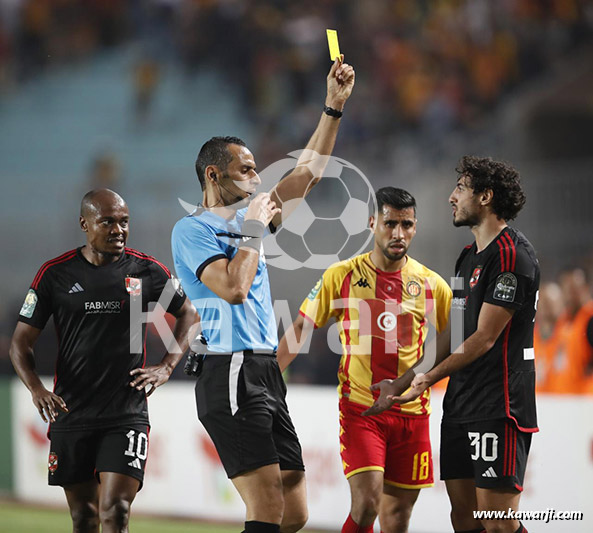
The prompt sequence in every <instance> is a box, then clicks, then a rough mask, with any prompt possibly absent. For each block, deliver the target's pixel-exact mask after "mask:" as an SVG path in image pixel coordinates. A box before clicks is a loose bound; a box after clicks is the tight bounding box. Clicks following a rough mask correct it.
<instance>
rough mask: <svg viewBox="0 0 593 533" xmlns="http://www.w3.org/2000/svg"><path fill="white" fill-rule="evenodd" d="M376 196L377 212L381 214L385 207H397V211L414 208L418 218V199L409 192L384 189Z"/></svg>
mask: <svg viewBox="0 0 593 533" xmlns="http://www.w3.org/2000/svg"><path fill="white" fill-rule="evenodd" d="M375 196H376V197H377V211H378V212H379V213H380V212H381V210H382V209H383V206H384V205H389V206H391V207H395V208H396V209H406V208H408V207H413V208H414V216H416V199H415V198H414V197H413V196H412V195H411V194H410V193H409V192H408V191H404V190H403V189H398V188H397V187H382V188H381V189H379V190H378V191H377V192H376V193H375Z"/></svg>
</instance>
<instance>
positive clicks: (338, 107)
mask: <svg viewBox="0 0 593 533" xmlns="http://www.w3.org/2000/svg"><path fill="white" fill-rule="evenodd" d="M343 59H344V56H343V55H342V56H341V58H340V60H338V59H336V60H335V61H334V63H333V65H332V67H331V69H330V71H329V74H328V75H327V96H326V98H325V105H324V107H323V112H322V113H321V118H320V119H319V123H318V124H317V128H316V129H315V131H314V132H313V135H312V136H311V138H310V139H309V142H308V143H307V146H306V147H305V149H304V150H303V153H302V154H301V156H300V157H299V160H298V162H297V164H296V167H295V169H294V170H293V171H292V172H291V173H290V174H289V175H288V176H286V178H284V179H283V180H282V181H280V183H278V184H277V185H276V186H275V187H274V188H273V189H272V191H270V196H271V197H272V200H273V201H274V202H275V203H276V205H277V206H278V207H280V208H281V209H282V213H278V214H277V215H276V216H275V217H274V219H273V220H272V224H273V225H274V227H278V226H279V225H280V224H281V223H282V220H284V219H285V218H286V217H287V216H289V215H290V213H291V212H292V211H294V209H295V208H296V207H297V205H298V202H290V208H288V206H283V203H284V202H287V201H288V200H296V199H302V198H304V197H305V196H307V194H309V192H310V191H311V189H312V188H313V187H314V186H315V185H316V184H317V183H318V182H319V180H320V179H321V177H322V175H323V171H324V170H325V167H326V166H327V162H328V159H329V156H330V155H331V153H332V152H333V149H334V145H335V144H336V137H337V135H338V129H339V127H340V121H341V120H340V119H341V117H342V114H343V112H344V105H345V104H346V100H348V98H349V97H350V94H351V93H352V88H353V87H354V80H355V72H354V68H353V67H352V66H351V65H348V64H347V63H344V62H343Z"/></svg>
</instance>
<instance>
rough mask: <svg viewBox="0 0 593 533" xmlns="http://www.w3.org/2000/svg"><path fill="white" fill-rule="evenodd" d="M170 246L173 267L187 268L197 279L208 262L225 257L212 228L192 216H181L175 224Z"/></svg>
mask: <svg viewBox="0 0 593 533" xmlns="http://www.w3.org/2000/svg"><path fill="white" fill-rule="evenodd" d="M171 248H172V251H173V259H174V261H175V268H176V269H178V271H179V268H183V269H187V270H189V271H190V272H191V273H193V274H194V275H195V276H196V277H197V278H198V279H200V275H201V274H202V272H203V270H204V268H206V267H207V266H208V265H209V264H210V263H212V262H213V261H216V260H218V259H223V258H226V257H227V255H226V253H225V250H224V249H223V247H222V245H221V242H220V241H219V240H218V238H217V237H216V233H215V230H214V228H211V227H209V226H207V225H206V224H202V223H201V222H199V221H198V220H197V219H196V218H194V217H186V218H183V219H181V220H180V221H179V222H178V223H177V224H176V225H175V227H174V228H173V233H172V235H171Z"/></svg>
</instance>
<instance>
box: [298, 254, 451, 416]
mask: <svg viewBox="0 0 593 533" xmlns="http://www.w3.org/2000/svg"><path fill="white" fill-rule="evenodd" d="M451 298H452V292H451V289H450V288H449V286H448V285H447V283H446V282H445V281H444V280H443V278H441V277H440V276H439V275H438V274H436V273H435V272H433V271H431V270H429V269H428V268H426V267H425V266H424V265H422V264H420V263H419V262H418V261H416V260H414V259H412V258H411V257H409V256H408V257H407V261H406V264H405V265H404V267H403V268H402V269H401V270H399V271H397V272H383V271H381V270H379V269H378V268H377V267H376V266H375V265H374V264H373V263H372V262H371V259H370V252H369V253H366V254H362V255H358V256H356V257H353V258H352V259H348V260H347V261H342V262H340V263H336V264H334V265H332V266H331V267H329V268H328V269H327V270H326V271H325V273H324V274H323V276H322V277H321V279H320V280H319V281H318V282H317V284H316V285H315V287H314V288H313V290H312V291H311V292H310V293H309V296H307V299H306V300H305V301H304V302H303V304H302V305H301V308H300V313H301V314H302V315H303V316H304V317H305V318H307V319H309V320H311V321H312V322H313V323H314V325H315V327H322V326H323V325H325V324H326V322H327V321H328V320H329V319H330V318H331V317H335V319H336V320H337V322H338V330H339V332H340V341H341V343H342V359H341V360H340V367H339V370H338V379H339V386H338V393H339V395H340V397H343V398H348V399H349V400H350V401H352V402H355V403H358V404H361V405H367V406H370V405H372V404H373V402H374V399H375V398H376V397H377V396H378V393H377V392H375V393H373V392H372V391H371V390H370V388H369V387H370V386H371V384H373V383H376V382H378V381H381V380H382V379H385V378H390V379H393V378H395V377H398V376H401V375H402V374H403V373H404V372H406V370H408V369H409V368H410V367H411V366H412V365H413V364H414V363H416V361H417V360H418V359H419V358H420V357H421V356H422V353H423V345H424V341H425V339H426V336H427V333H428V328H429V323H432V324H433V325H434V326H435V327H436V331H437V332H440V331H442V330H443V329H444V328H445V326H446V324H447V320H448V318H449V310H450V307H451ZM429 399H430V391H429V390H427V391H426V392H425V393H424V394H422V396H420V398H418V399H417V400H415V401H413V402H410V403H408V404H405V405H402V406H400V405H395V406H394V407H393V410H396V411H399V412H401V413H402V414H408V415H427V414H429V413H430V404H429Z"/></svg>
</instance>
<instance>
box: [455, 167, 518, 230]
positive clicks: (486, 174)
mask: <svg viewBox="0 0 593 533" xmlns="http://www.w3.org/2000/svg"><path fill="white" fill-rule="evenodd" d="M455 170H456V172H457V173H458V174H459V177H467V178H468V179H469V184H468V185H469V186H470V187H471V188H472V189H473V191H474V194H476V193H481V192H484V191H486V190H488V189H490V190H492V193H493V198H492V211H494V214H495V215H496V216H497V217H498V218H501V219H502V220H513V219H514V218H515V217H516V216H517V215H518V214H519V211H521V209H522V208H523V206H524V205H525V200H526V197H525V193H524V192H523V188H522V187H521V178H520V177H519V172H517V170H516V169H515V168H513V167H512V166H511V165H509V164H508V163H505V162H504V161H495V160H494V159H492V158H491V157H477V156H472V155H466V156H464V157H462V158H461V160H460V161H459V164H458V166H457V168H456V169H455Z"/></svg>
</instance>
